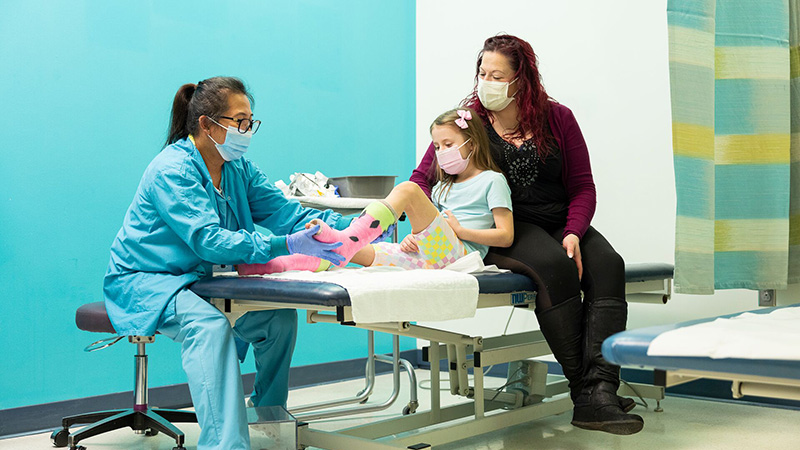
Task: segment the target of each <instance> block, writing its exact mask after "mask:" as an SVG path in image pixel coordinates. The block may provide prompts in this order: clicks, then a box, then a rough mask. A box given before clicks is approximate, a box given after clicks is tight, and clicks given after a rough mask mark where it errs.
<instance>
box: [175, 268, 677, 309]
mask: <svg viewBox="0 0 800 450" xmlns="http://www.w3.org/2000/svg"><path fill="white" fill-rule="evenodd" d="M625 276H626V280H627V281H628V282H632V281H646V280H654V279H665V278H672V265H670V264H631V265H627V266H626V267H625ZM475 278H477V279H478V285H479V286H480V292H481V293H482V294H501V293H506V292H519V291H535V290H536V283H534V282H533V280H531V279H530V278H528V277H526V276H524V275H519V274H516V273H479V274H477V275H476V276H475ZM191 290H192V291H194V293H195V294H197V295H199V296H201V297H205V298H235V299H240V300H261V301H270V302H279V303H302V304H308V305H316V306H329V307H335V306H349V305H350V296H349V295H348V294H347V291H346V290H345V289H344V288H343V287H341V286H339V285H338V284H333V283H325V282H317V281H297V280H275V279H268V278H260V277H241V278H239V277H236V276H218V277H214V278H206V279H203V280H200V281H198V282H196V283H195V284H193V285H192V286H191Z"/></svg>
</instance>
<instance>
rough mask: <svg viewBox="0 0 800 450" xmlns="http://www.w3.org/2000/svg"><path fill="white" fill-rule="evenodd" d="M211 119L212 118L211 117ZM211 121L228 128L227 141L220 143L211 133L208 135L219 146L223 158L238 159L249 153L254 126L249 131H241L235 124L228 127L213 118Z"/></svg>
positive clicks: (218, 149) (226, 159)
mask: <svg viewBox="0 0 800 450" xmlns="http://www.w3.org/2000/svg"><path fill="white" fill-rule="evenodd" d="M209 119H211V118H210V117H209ZM211 121H212V122H214V123H215V124H217V125H219V126H221V127H222V128H225V129H226V130H227V134H226V135H225V142H223V143H222V144H218V143H217V141H215V140H214V138H212V137H211V135H210V134H209V135H208V138H209V139H211V142H213V143H214V145H215V146H216V147H217V151H218V152H219V154H220V156H222V159H224V160H225V161H236V160H237V159H239V158H241V157H242V156H243V155H244V154H245V153H247V148H248V147H249V146H250V139H251V138H252V137H253V129H252V128H251V129H249V130H247V133H239V128H238V127H234V126H233V125H231V126H229V127H226V126H223V125H222V124H221V123H219V122H217V121H216V120H214V119H211Z"/></svg>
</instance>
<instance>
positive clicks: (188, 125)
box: [164, 77, 253, 147]
mask: <svg viewBox="0 0 800 450" xmlns="http://www.w3.org/2000/svg"><path fill="white" fill-rule="evenodd" d="M230 94H244V95H245V96H247V98H248V99H249V100H250V104H251V105H252V104H253V96H252V94H250V92H248V90H247V87H245V85H244V83H243V82H242V80H240V79H238V78H234V77H213V78H209V79H207V80H203V81H200V82H199V83H197V84H193V83H187V84H184V85H183V86H181V87H180V88H179V89H178V92H177V93H176V94H175V99H174V100H173V101H172V116H171V117H170V121H169V122H170V125H169V132H168V133H167V142H166V144H165V145H164V146H165V147H166V146H168V145H171V144H174V143H175V142H178V141H179V140H181V139H185V138H186V137H188V136H189V135H190V134H194V133H196V132H197V129H198V128H199V125H198V119H199V118H200V116H208V117H210V118H212V119H214V120H217V121H218V120H219V117H220V116H221V115H223V114H224V113H225V111H226V110H227V109H228V96H229V95H230Z"/></svg>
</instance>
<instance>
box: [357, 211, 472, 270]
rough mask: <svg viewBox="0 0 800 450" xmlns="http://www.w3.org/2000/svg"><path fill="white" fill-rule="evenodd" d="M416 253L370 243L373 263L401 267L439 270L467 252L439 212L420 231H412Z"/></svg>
mask: <svg viewBox="0 0 800 450" xmlns="http://www.w3.org/2000/svg"><path fill="white" fill-rule="evenodd" d="M414 237H415V238H416V240H417V246H418V247H419V252H418V253H406V252H404V251H402V250H401V249H400V244H395V243H390V242H381V243H378V244H372V248H373V249H374V250H375V261H373V263H372V265H373V266H393V267H402V268H404V269H409V270H411V269H442V268H444V267H446V266H448V265H450V264H452V263H454V262H456V260H458V259H459V258H461V257H462V256H464V255H466V254H467V248H466V247H465V246H464V243H463V242H461V240H460V239H459V238H458V237H457V236H456V233H455V232H454V231H453V229H452V228H450V225H448V223H447V221H445V220H444V217H442V215H441V214H439V215H438V216H436V218H435V219H433V222H431V224H430V225H428V227H427V228H425V229H424V230H422V231H421V232H419V233H417V234H414Z"/></svg>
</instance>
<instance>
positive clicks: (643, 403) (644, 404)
mask: <svg viewBox="0 0 800 450" xmlns="http://www.w3.org/2000/svg"><path fill="white" fill-rule="evenodd" d="M619 381H621V382H623V383H625V386H628V388H629V389H630V390H632V391H633V393H634V394H635V395H636V397H638V398H639V400H641V401H642V403H639V402H636V404H637V405H639V406H644V407H645V408H647V407H648V406H647V401H645V399H644V398H643V397H642V394H640V393H639V391H637V390H636V388H635V387H633V385H632V384H630V383H628V382H627V381H625V380H623V379H622V378H620V379H619Z"/></svg>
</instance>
